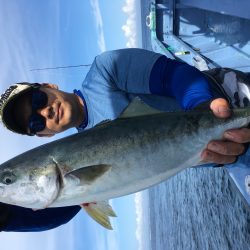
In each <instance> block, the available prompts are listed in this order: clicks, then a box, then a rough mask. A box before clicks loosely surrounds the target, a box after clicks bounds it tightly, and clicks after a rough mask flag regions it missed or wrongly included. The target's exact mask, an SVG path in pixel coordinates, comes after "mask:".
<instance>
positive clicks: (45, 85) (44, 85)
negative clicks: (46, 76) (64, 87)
mask: <svg viewBox="0 0 250 250" xmlns="http://www.w3.org/2000/svg"><path fill="white" fill-rule="evenodd" d="M41 85H42V86H43V87H47V88H51V89H59V88H58V85H57V84H54V83H42V84H41Z"/></svg>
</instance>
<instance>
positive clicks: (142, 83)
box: [95, 49, 250, 164]
mask: <svg viewBox="0 0 250 250" xmlns="http://www.w3.org/2000/svg"><path fill="white" fill-rule="evenodd" d="M160 58H162V55H160V54H157V53H154V52H151V51H146V50H141V49H124V50H117V51H112V52H106V53H104V54H102V55H101V56H98V57H97V58H96V60H95V64H96V67H97V69H98V70H99V71H100V72H101V74H102V75H103V77H105V78H106V80H107V82H109V84H111V86H113V87H114V88H118V89H120V90H122V91H125V92H128V93H134V94H152V93H153V94H159V95H166V96H171V97H174V98H175V99H176V100H177V101H178V102H179V104H180V105H181V106H182V107H183V108H184V109H186V110H188V109H192V108H195V107H196V106H197V105H199V104H200V103H201V102H209V101H210V102H211V105H210V109H211V110H212V111H213V112H214V114H215V116H217V117H219V118H225V117H229V116H230V115H231V112H230V108H229V103H228V102H227V101H226V99H223V96H214V95H213V93H212V92H211V90H210V89H209V86H208V82H207V80H206V79H205V77H204V76H203V74H202V73H201V72H199V71H198V70H196V69H194V67H192V66H189V65H186V66H185V64H183V63H179V62H175V61H173V60H172V64H173V67H172V70H171V71H168V75H167V81H165V82H164V77H159V78H158V79H157V81H158V80H159V79H160V78H161V80H162V81H163V82H158V83H157V84H158V86H163V85H164V84H165V86H164V87H163V88H162V89H160V88H158V87H156V88H152V85H151V84H150V82H151V81H152V82H154V79H153V80H152V79H151V77H152V75H151V73H152V69H153V67H154V65H155V64H156V63H157V61H159V59H160ZM169 60H170V59H169ZM175 64H176V65H178V64H179V65H180V67H175ZM183 65H184V66H183ZM175 68H178V71H175V72H173V71H174V70H175ZM191 71H192V77H190V75H191ZM189 72H190V74H189ZM157 74H158V72H157ZM162 75H164V71H162ZM174 75H175V76H174ZM173 76H174V78H175V80H174V81H172V80H173ZM165 79H166V78H165ZM155 90H156V92H154V91H155ZM194 100H195V102H194ZM229 132H230V133H229ZM224 137H225V138H224V139H223V140H220V141H211V142H210V143H209V144H208V145H207V148H206V149H204V151H203V152H202V155H201V158H202V160H203V161H204V162H211V163H217V164H226V163H232V162H234V161H235V160H236V159H237V156H238V155H240V154H242V153H243V152H244V150H245V146H244V144H243V143H246V142H249V141H250V130H249V129H237V130H233V131H228V132H226V133H225V134H224Z"/></svg>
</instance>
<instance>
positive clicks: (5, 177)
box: [1, 171, 16, 185]
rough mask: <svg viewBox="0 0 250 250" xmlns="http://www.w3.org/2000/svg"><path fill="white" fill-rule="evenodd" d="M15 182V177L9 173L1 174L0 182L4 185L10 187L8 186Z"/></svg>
mask: <svg viewBox="0 0 250 250" xmlns="http://www.w3.org/2000/svg"><path fill="white" fill-rule="evenodd" d="M15 180H16V176H15V175H14V174H13V173H11V172H9V171H8V172H5V173H3V174H2V176H1V182H2V183H3V184H5V185H10V184H12V183H14V182H15Z"/></svg>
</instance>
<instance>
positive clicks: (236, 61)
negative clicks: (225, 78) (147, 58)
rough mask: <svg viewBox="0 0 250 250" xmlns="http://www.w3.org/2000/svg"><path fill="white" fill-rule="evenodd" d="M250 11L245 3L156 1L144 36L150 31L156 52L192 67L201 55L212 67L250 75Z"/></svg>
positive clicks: (233, 0)
mask: <svg viewBox="0 0 250 250" xmlns="http://www.w3.org/2000/svg"><path fill="white" fill-rule="evenodd" d="M249 9H250V1H244V0H230V1H228V0H220V1H217V0H203V1H196V0H161V1H160V0H155V1H153V0H152V1H151V6H150V8H149V10H148V15H147V17H146V20H145V23H146V26H148V28H147V29H146V30H145V31H144V32H143V36H144V37H145V36H149V32H150V37H151V43H152V49H153V50H155V51H158V52H161V53H164V54H166V55H167V56H169V57H171V58H176V59H178V60H183V61H186V62H187V63H189V64H191V65H194V57H196V56H201V57H202V58H203V59H204V60H205V61H206V62H207V64H208V67H209V68H213V67H231V68H234V69H238V70H241V71H244V72H250V41H249V40H250V29H249V27H250V12H249ZM142 18H144V19H145V15H144V16H143V15H142ZM142 22H144V21H143V19H142ZM144 28H145V27H144ZM142 30H143V29H142ZM143 41H144V42H143V43H144V44H143V47H145V48H149V49H150V42H148V40H147V39H143Z"/></svg>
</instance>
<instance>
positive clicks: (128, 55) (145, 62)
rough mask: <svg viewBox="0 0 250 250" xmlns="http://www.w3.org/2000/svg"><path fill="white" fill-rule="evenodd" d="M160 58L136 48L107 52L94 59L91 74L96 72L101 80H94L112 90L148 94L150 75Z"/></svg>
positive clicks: (159, 55) (150, 52) (158, 55)
mask: <svg viewBox="0 0 250 250" xmlns="http://www.w3.org/2000/svg"><path fill="white" fill-rule="evenodd" d="M161 56H162V55H161V54H158V53H155V52H152V51H148V50H144V49H136V48H133V49H121V50H114V51H108V52H104V53H102V54H101V55H99V56H97V57H96V58H95V60H94V63H93V65H92V70H91V72H92V73H93V74H94V73H95V72H96V71H98V73H99V74H100V75H101V77H102V78H103V79H97V76H95V77H94V79H95V80H98V81H103V84H108V85H109V86H110V87H112V88H114V89H115V88H117V89H119V90H122V91H125V92H127V93H131V94H149V93H150V91H149V77H150V73H151V70H152V67H153V65H154V63H155V61H156V60H157V59H158V58H159V57H161ZM92 79H93V78H92Z"/></svg>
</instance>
